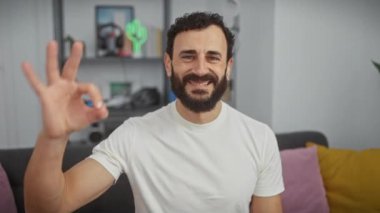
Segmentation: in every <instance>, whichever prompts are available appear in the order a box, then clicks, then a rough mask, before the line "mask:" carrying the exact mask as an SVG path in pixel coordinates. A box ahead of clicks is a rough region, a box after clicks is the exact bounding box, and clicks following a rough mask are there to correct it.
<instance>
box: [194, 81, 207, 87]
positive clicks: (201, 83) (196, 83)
mask: <svg viewBox="0 0 380 213" xmlns="http://www.w3.org/2000/svg"><path fill="white" fill-rule="evenodd" d="M189 83H190V84H192V85H201V86H208V85H209V84H211V83H212V81H189Z"/></svg>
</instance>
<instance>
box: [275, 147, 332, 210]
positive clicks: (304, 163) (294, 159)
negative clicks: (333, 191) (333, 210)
mask: <svg viewBox="0 0 380 213" xmlns="http://www.w3.org/2000/svg"><path fill="white" fill-rule="evenodd" d="M280 153H281V161H282V165H283V177H284V184H285V191H284V193H283V194H282V205H283V211H284V213H287V212H288V213H298V212H299V213H325V212H326V213H327V212H329V208H328V204H327V200H326V194H325V189H324V188H323V182H322V177H321V174H320V170H319V164H318V156H317V149H316V148H315V147H311V148H297V149H288V150H283V151H281V152H280Z"/></svg>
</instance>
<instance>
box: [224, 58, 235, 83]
mask: <svg viewBox="0 0 380 213" xmlns="http://www.w3.org/2000/svg"><path fill="white" fill-rule="evenodd" d="M233 64H234V59H233V58H232V57H231V58H230V59H229V60H228V62H227V71H226V77H227V80H231V72H232V66H233Z"/></svg>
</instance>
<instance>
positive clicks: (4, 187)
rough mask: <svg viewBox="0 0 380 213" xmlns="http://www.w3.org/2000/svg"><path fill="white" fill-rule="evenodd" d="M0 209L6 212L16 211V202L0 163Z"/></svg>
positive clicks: (12, 212)
mask: <svg viewBox="0 0 380 213" xmlns="http://www.w3.org/2000/svg"><path fill="white" fill-rule="evenodd" d="M0 211H1V212H7V213H17V209H16V203H15V200H14V197H13V192H12V189H11V186H10V185H9V181H8V177H7V174H6V172H5V171H4V169H3V167H2V165H1V164H0Z"/></svg>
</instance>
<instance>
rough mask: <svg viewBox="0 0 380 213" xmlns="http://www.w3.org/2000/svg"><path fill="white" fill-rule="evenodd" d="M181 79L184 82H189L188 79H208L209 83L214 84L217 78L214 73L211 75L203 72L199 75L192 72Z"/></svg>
mask: <svg viewBox="0 0 380 213" xmlns="http://www.w3.org/2000/svg"><path fill="white" fill-rule="evenodd" d="M182 81H183V83H184V84H186V83H189V82H190V81H195V82H202V81H209V83H212V84H214V85H216V84H217V83H218V81H219V79H218V77H217V76H216V75H212V74H205V75H202V76H199V75H196V74H194V73H191V74H188V75H186V76H185V77H183V80H182Z"/></svg>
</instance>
